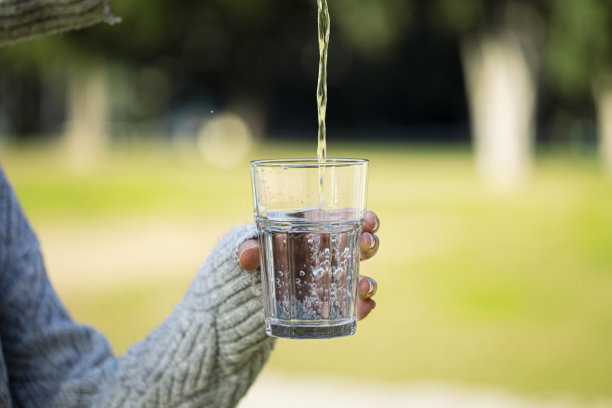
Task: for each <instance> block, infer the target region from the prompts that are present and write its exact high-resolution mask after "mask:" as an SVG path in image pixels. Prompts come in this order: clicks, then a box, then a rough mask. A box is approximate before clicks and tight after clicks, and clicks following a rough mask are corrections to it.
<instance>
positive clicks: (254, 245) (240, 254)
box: [238, 244, 257, 259]
mask: <svg viewBox="0 0 612 408" xmlns="http://www.w3.org/2000/svg"><path fill="white" fill-rule="evenodd" d="M256 247H257V244H252V245H247V246H245V247H244V248H242V249H240V250H239V251H238V259H241V258H242V254H244V253H245V251H247V250H248V249H252V248H256Z"/></svg>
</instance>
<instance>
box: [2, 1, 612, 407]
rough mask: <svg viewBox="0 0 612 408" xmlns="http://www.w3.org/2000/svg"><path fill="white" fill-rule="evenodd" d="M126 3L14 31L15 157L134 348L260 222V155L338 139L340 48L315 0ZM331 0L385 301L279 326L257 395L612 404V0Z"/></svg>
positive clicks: (101, 323) (11, 125) (346, 141)
mask: <svg viewBox="0 0 612 408" xmlns="http://www.w3.org/2000/svg"><path fill="white" fill-rule="evenodd" d="M111 6H112V9H113V11H114V12H115V13H116V14H118V15H119V16H121V17H122V19H123V22H122V23H121V24H119V25H115V26H112V27H111V26H106V25H98V26H95V27H92V28H89V29H86V30H82V31H79V32H73V33H69V34H64V35H57V36H53V37H49V38H43V39H36V40H32V41H29V42H24V43H20V44H17V45H13V46H9V47H6V48H3V49H2V50H1V52H0V98H1V99H0V161H1V162H2V165H3V167H4V169H5V171H6V172H7V174H8V176H9V178H10V179H11V180H12V183H13V185H14V187H15V189H16V191H17V193H18V196H19V198H20V200H21V202H22V204H23V206H24V208H25V211H26V213H27V215H28V216H29V218H30V221H31V223H32V224H33V226H34V228H35V229H36V231H37V233H38V235H39V238H40V240H41V242H42V248H43V251H44V255H45V257H46V264H47V266H48V271H49V274H50V277H51V280H52V281H53V283H54V284H55V286H56V288H57V291H58V292H59V294H60V296H61V298H62V299H63V300H64V302H65V303H66V304H67V306H68V308H69V309H70V311H71V313H72V314H73V315H74V317H75V319H77V320H78V321H80V322H85V323H87V324H90V325H93V326H96V327H97V328H99V329H100V330H101V331H102V332H104V333H105V334H106V335H107V336H108V338H109V339H110V341H111V343H112V345H113V347H114V349H115V351H116V352H117V353H119V354H121V353H123V352H125V350H126V349H127V348H128V347H129V345H130V344H132V343H134V342H136V341H138V340H140V339H142V338H143V337H144V336H145V335H146V333H147V332H148V331H149V330H151V329H152V328H153V327H155V326H156V325H157V324H159V323H160V322H161V320H162V319H163V318H164V316H166V315H168V314H169V313H170V312H171V310H172V306H173V305H174V304H176V303H177V302H179V301H180V299H181V297H182V295H183V293H184V291H185V290H186V288H187V286H188V285H189V283H190V282H191V280H192V279H193V277H194V274H195V271H196V270H197V268H198V266H199V265H200V264H201V263H202V262H203V260H204V258H205V256H206V254H207V253H208V252H209V251H210V249H211V248H212V247H213V245H214V244H215V242H216V241H217V240H218V239H219V237H221V236H222V235H223V233H224V232H225V231H227V230H229V229H230V228H231V227H233V226H235V225H237V224H241V223H245V222H251V220H252V198H251V187H250V175H249V168H248V161H249V160H251V159H255V158H274V157H305V156H308V157H312V156H314V155H315V153H316V125H317V121H316V106H315V104H316V99H315V86H316V79H317V60H318V46H317V42H316V35H317V34H316V29H317V18H316V2H315V0H296V1H284V0H259V1H256V2H253V1H244V0H223V1H221V0H199V1H190V0H182V1H180V2H176V1H170V0H160V1H156V2H150V1H145V0H130V1H121V0H114V1H113V2H112V5H111ZM329 6H330V13H331V21H332V34H331V45H330V51H329V52H330V54H329V110H328V147H329V155H330V156H333V157H353V156H358V157H365V158H368V159H370V160H371V171H370V179H369V207H370V208H371V209H373V210H375V211H377V213H378V214H379V215H380V218H381V221H382V225H381V230H380V236H381V241H382V246H381V249H380V251H379V254H378V255H377V256H376V257H375V258H374V259H372V260H370V261H367V262H364V263H363V265H362V272H363V273H365V274H368V275H371V276H373V277H375V278H376V279H377V280H378V282H379V292H378V294H377V296H376V300H377V303H378V307H377V308H376V310H375V312H374V313H373V315H372V316H371V317H370V318H368V319H367V320H365V321H363V322H361V323H360V325H359V327H358V334H357V335H356V336H353V337H350V338H345V339H337V340H329V341H288V340H287V341H283V340H281V341H279V342H278V343H277V346H276V350H275V352H274V354H273V357H272V359H271V361H270V362H269V364H268V365H267V366H266V368H265V369H264V374H263V376H262V378H261V380H260V381H258V382H257V383H256V384H255V386H254V387H253V389H252V391H251V393H250V394H249V395H248V396H247V398H246V399H245V400H244V401H243V405H242V406H243V407H245V408H246V407H258V406H263V405H264V404H266V405H267V406H269V407H273V406H275V405H273V404H274V403H278V404H279V405H278V406H281V405H280V404H281V403H285V402H286V401H292V402H291V403H292V405H294V406H301V405H299V404H300V403H303V404H309V406H312V404H317V405H318V406H321V407H324V406H334V407H338V406H347V405H349V404H350V405H352V406H365V405H368V404H369V406H385V407H400V406H401V407H403V406H410V407H457V406H466V407H481V406H482V407H518V406H520V407H525V406H532V407H544V406H546V407H548V406H551V407H552V406H555V407H559V406H563V407H566V406H567V407H578V406H601V407H603V406H612V403H611V402H610V401H611V399H610V398H612V386H611V384H612V4H611V3H610V2H609V1H607V0H581V1H570V0H532V1H518V0H517V1H510V0H499V1H495V2H488V1H485V0H462V1H456V0H431V1H415V0H412V1H409V0H350V1H349V0H329ZM305 385H307V386H308V387H307V389H308V390H309V392H308V393H307V395H304V393H303V390H304V387H305ZM292 387H293V388H292ZM317 388H319V389H324V390H327V391H325V392H327V394H325V393H323V391H322V392H321V393H316V392H313V391H312V390H315V389H317ZM279 389H284V390H287V392H286V393H285V394H279V396H278V398H275V399H274V400H273V401H271V400H270V398H269V396H270V395H271V394H273V393H274V392H275V391H277V390H279ZM274 395H276V394H274ZM296 395H299V398H297V400H296V398H295V397H296ZM285 397H286V398H285ZM309 398H310V399H309ZM317 398H318V399H317ZM359 404H362V405H359ZM283 406H284V405H283Z"/></svg>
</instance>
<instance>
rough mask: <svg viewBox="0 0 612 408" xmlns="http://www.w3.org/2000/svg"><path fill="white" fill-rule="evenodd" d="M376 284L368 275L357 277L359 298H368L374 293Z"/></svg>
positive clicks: (376, 287)
mask: <svg viewBox="0 0 612 408" xmlns="http://www.w3.org/2000/svg"><path fill="white" fill-rule="evenodd" d="M376 289H378V284H377V283H376V281H375V280H374V279H372V278H370V277H368V276H360V277H359V298H361V299H369V298H371V297H372V296H374V295H375V294H376Z"/></svg>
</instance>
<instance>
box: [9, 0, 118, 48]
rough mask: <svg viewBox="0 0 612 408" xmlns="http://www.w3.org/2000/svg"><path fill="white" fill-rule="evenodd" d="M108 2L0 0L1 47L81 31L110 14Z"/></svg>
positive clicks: (110, 17)
mask: <svg viewBox="0 0 612 408" xmlns="http://www.w3.org/2000/svg"><path fill="white" fill-rule="evenodd" d="M108 1H109V0H0V46H3V45H7V44H11V43H14V42H17V41H21V40H25V39H28V38H32V37H36V36H39V35H43V34H54V33H59V32H62V31H68V30H74V29H78V28H84V27H87V26H90V25H93V24H96V23H100V22H102V21H105V22H107V23H109V24H114V23H117V22H119V21H120V19H119V18H117V17H115V16H113V15H112V13H111V12H110V10H109V6H108Z"/></svg>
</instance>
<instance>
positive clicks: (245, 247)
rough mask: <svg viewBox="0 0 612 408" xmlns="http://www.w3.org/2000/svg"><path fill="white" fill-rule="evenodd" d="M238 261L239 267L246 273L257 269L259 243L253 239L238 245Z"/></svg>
mask: <svg viewBox="0 0 612 408" xmlns="http://www.w3.org/2000/svg"><path fill="white" fill-rule="evenodd" d="M238 261H239V262H240V267H241V268H242V269H246V270H247V271H254V270H256V269H257V268H259V243H258V242H257V241H256V240H254V239H249V240H248V241H244V242H243V243H242V244H240V247H239V248H238Z"/></svg>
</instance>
